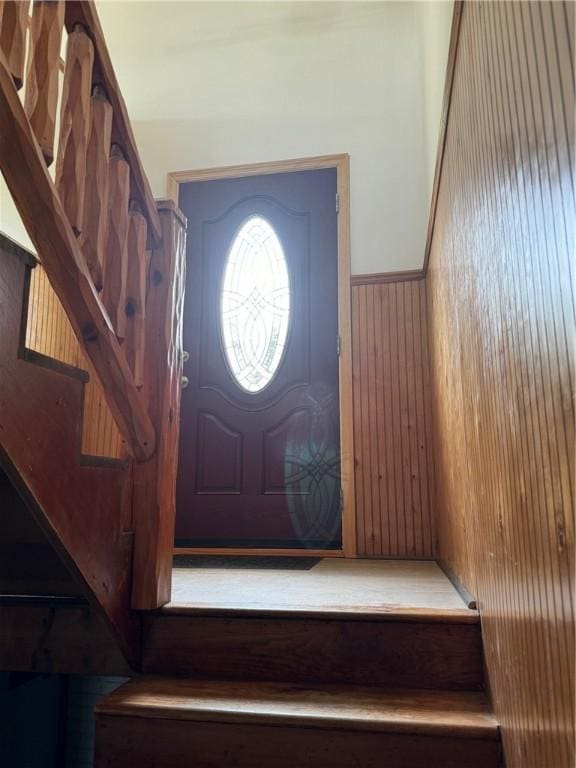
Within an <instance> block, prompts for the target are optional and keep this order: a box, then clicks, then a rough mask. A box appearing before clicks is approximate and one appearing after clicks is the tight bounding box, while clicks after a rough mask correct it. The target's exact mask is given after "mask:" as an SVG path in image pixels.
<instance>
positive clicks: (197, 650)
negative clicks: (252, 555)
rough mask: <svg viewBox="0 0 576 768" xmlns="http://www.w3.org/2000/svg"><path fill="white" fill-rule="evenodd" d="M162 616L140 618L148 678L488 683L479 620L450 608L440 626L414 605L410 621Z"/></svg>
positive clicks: (434, 685)
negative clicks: (484, 671) (178, 676)
mask: <svg viewBox="0 0 576 768" xmlns="http://www.w3.org/2000/svg"><path fill="white" fill-rule="evenodd" d="M165 611H166V612H162V613H159V614H149V615H147V616H146V618H145V619H144V634H143V661H142V669H143V671H144V672H146V673H152V674H165V675H186V676H193V677H202V678H210V679H223V680H269V681H274V680H277V681H286V680H290V681H293V682H297V683H303V684H306V683H312V682H315V683H321V684H325V683H326V684H328V683H330V684H338V685H340V684H342V685H348V684H351V685H383V686H390V687H393V688H394V687H395V688H399V687H407V688H430V689H437V690H440V689H442V690H477V689H479V688H480V687H481V686H482V680H483V671H482V641H481V637H480V625H479V623H478V617H473V616H472V617H468V616H465V617H458V616H451V615H450V614H451V612H450V611H445V612H444V613H445V615H446V617H447V620H444V617H443V616H442V613H443V612H441V611H437V612H436V613H435V612H434V611H428V612H427V613H428V614H429V615H428V616H423V614H422V612H420V613H419V612H418V611H417V610H416V609H413V612H414V616H406V615H402V616H393V615H390V616H386V615H385V614H381V615H380V616H379V617H378V618H373V617H370V616H369V615H368V616H366V615H365V616H362V614H361V613H359V614H358V615H356V616H355V617H351V615H350V614H340V615H337V614H335V615H333V616H326V617H325V618H316V619H314V618H306V617H305V616H304V617H298V616H294V615H292V616H290V617H283V618H282V617H278V616H277V615H271V616H268V617H267V616H265V615H263V614H262V611H260V612H259V615H258V614H255V615H252V616H243V615H242V614H241V612H237V611H228V612H227V614H226V615H221V616H211V615H210V614H209V613H206V614H205V615H202V613H201V612H196V613H192V614H189V615H188V614H186V613H181V614H178V613H172V612H170V611H168V610H167V609H165ZM468 613H473V612H471V611H469V612H468ZM471 618H472V619H474V621H475V622H476V623H471V621H470V619H471Z"/></svg>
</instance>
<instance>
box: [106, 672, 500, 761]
mask: <svg viewBox="0 0 576 768" xmlns="http://www.w3.org/2000/svg"><path fill="white" fill-rule="evenodd" d="M96 722H97V747H96V757H97V760H96V766H99V767H102V766H109V767H110V768H116V767H119V766H123V765H132V764H134V765H136V764H137V765H139V766H141V767H142V768H143V767H144V766H146V767H148V766H162V767H163V768H169V767H171V766H176V765H187V764H191V763H189V762H187V761H188V760H190V759H191V758H192V756H194V759H195V762H194V765H198V766H199V767H200V766H201V767H202V768H216V767H217V766H218V768H220V767H222V768H225V767H226V766H234V767H235V768H248V767H250V768H257V767H258V768H260V767H262V768H264V767H266V768H273V767H275V766H282V768H284V767H286V768H288V766H290V768H307V767H308V766H310V767H311V766H314V767H315V768H323V766H326V768H328V766H330V768H344V767H345V766H351V767H352V766H360V765H361V766H362V768H376V766H383V765H386V768H400V766H404V768H408V767H409V768H420V766H422V767H423V766H426V767H427V768H429V767H430V766H438V768H456V766H458V768H475V767H476V766H478V767H479V766H482V768H496V767H497V766H498V760H499V732H498V724H497V722H496V720H495V719H494V717H493V716H492V714H491V712H490V709H489V705H488V702H487V700H486V698H485V696H484V694H482V693H479V692H449V691H422V690H412V691H408V690H392V689H385V688H377V687H357V686H313V685H294V684H291V683H269V682H260V683H246V682H229V681H206V680H190V679H183V678H158V677H142V678H140V679H137V680H133V681H131V682H129V683H126V684H125V685H123V686H122V687H121V688H118V689H117V690H116V691H114V692H113V693H111V694H110V695H108V696H107V697H106V698H104V699H103V700H101V702H100V703H99V704H98V706H97V708H96ZM384 755H385V756H386V762H383V756H384Z"/></svg>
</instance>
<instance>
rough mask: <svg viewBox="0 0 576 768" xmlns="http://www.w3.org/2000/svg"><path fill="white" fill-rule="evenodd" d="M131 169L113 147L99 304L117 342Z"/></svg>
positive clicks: (122, 331) (122, 321)
mask: <svg viewBox="0 0 576 768" xmlns="http://www.w3.org/2000/svg"><path fill="white" fill-rule="evenodd" d="M129 201H130V166H129V165H128V162H127V160H126V158H125V157H124V152H123V151H122V149H121V148H120V147H119V146H118V144H113V145H112V149H111V152H110V160H109V162H108V226H107V228H106V248H105V251H104V264H103V266H102V286H103V287H102V301H103V302H104V306H105V307H106V309H107V310H108V314H109V316H110V320H111V322H112V326H113V328H114V330H115V332H116V335H117V336H118V338H119V339H123V338H124V337H125V335H126V279H127V276H128V206H129Z"/></svg>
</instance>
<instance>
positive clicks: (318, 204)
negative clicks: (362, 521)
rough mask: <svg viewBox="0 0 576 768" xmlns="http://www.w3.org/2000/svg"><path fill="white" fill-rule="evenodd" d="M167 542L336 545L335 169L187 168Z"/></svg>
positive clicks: (338, 529)
mask: <svg viewBox="0 0 576 768" xmlns="http://www.w3.org/2000/svg"><path fill="white" fill-rule="evenodd" d="M179 203H180V207H181V208H182V210H183V212H184V214H185V215H186V216H187V218H188V236H187V277H186V299H185V310H184V349H185V350H187V351H188V353H189V359H188V360H187V361H186V362H185V364H184V373H185V375H186V376H187V377H188V379H189V384H188V386H187V387H186V388H185V389H183V392H182V410H181V430H180V435H181V437H180V453H179V469H178V500H177V524H176V544H177V546H189V547H192V546H196V547H230V548H233V547H246V548H255V547H271V548H293V547H296V548H340V546H341V484H340V429H339V406H338V351H337V335H338V281H337V271H338V260H337V212H336V170H335V169H322V170H317V171H302V172H293V173H282V174H274V175H266V176H258V177H244V178H237V179H226V180H216V181H203V182H191V183H188V184H184V185H181V187H180V198H179Z"/></svg>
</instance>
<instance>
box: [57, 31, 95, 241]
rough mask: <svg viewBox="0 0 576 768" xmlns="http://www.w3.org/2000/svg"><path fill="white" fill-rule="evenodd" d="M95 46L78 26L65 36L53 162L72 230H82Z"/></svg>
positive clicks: (58, 186)
mask: <svg viewBox="0 0 576 768" xmlns="http://www.w3.org/2000/svg"><path fill="white" fill-rule="evenodd" d="M93 63H94V46H93V44H92V40H90V38H89V37H88V34H87V33H86V30H85V29H84V27H82V26H81V25H80V24H77V25H76V26H75V27H74V29H73V31H72V32H71V33H70V34H69V35H68V46H67V48H66V67H65V70H64V87H63V90H62V107H61V110H60V143H59V146H58V160H57V162H56V188H57V190H58V194H59V195H60V200H61V201H62V205H63V207H64V210H65V211H66V215H67V216H68V220H69V222H70V224H71V225H72V229H73V230H74V232H75V233H76V234H78V233H79V232H80V231H81V230H82V223H83V218H84V187H85V183H86V151H87V148H88V134H89V130H90V101H91V99H90V94H91V90H92V65H93Z"/></svg>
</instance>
